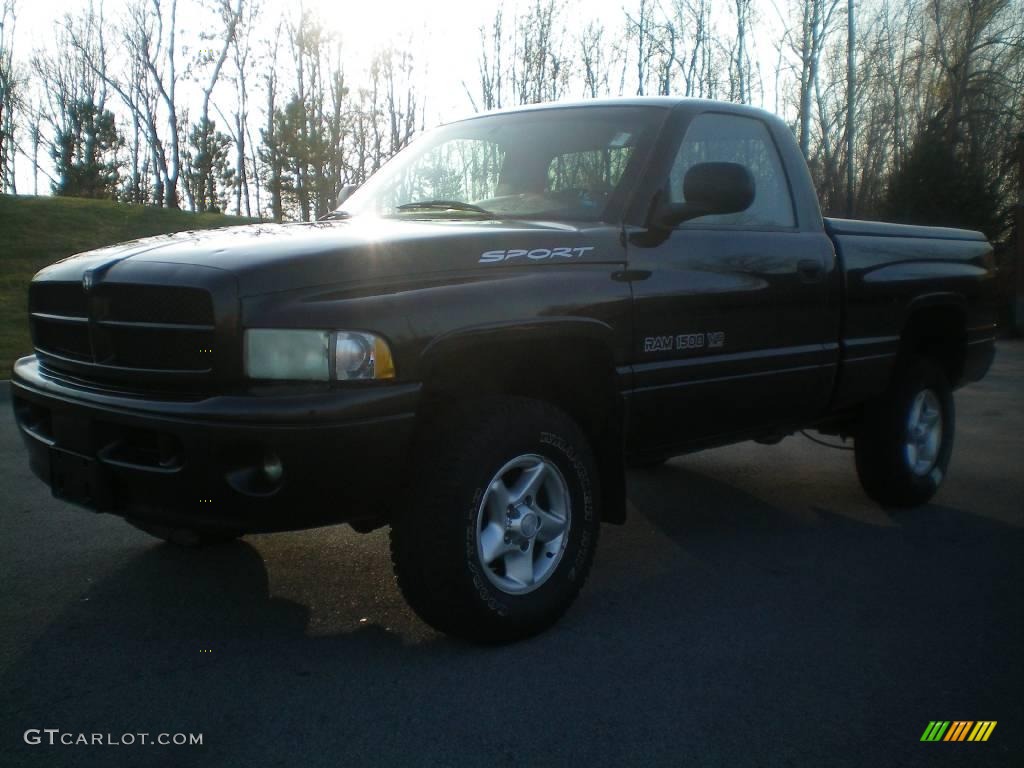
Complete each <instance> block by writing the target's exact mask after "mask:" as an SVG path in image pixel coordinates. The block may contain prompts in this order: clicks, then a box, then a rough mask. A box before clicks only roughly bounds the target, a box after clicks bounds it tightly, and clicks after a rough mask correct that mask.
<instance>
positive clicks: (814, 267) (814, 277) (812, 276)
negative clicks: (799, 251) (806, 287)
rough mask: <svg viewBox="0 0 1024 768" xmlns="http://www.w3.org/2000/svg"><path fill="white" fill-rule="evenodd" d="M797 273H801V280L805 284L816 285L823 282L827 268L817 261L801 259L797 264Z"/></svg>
mask: <svg viewBox="0 0 1024 768" xmlns="http://www.w3.org/2000/svg"><path fill="white" fill-rule="evenodd" d="M796 271H797V272H799V273H800V278H801V279H802V280H803V281H804V282H807V283H814V282H817V281H818V280H821V275H822V273H823V272H824V271H825V267H824V265H822V263H821V262H820V261H818V260H817V259H800V261H798V262H797V263H796Z"/></svg>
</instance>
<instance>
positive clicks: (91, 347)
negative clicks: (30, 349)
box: [29, 281, 216, 380]
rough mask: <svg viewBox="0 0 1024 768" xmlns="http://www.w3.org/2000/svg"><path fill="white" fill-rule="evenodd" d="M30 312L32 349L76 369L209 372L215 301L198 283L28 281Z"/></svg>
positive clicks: (112, 374)
mask: <svg viewBox="0 0 1024 768" xmlns="http://www.w3.org/2000/svg"><path fill="white" fill-rule="evenodd" d="M29 317H30V321H31V328H32V340H33V345H34V346H35V349H36V352H37V353H39V354H40V356H41V357H42V358H43V359H44V360H45V362H46V363H47V364H48V365H50V366H53V367H57V368H71V369H73V370H74V371H75V372H76V373H78V374H79V375H82V373H83V367H84V368H85V375H86V376H87V377H89V378H96V379H102V380H110V379H117V378H121V377H124V376H125V375H130V374H132V373H133V372H146V373H150V374H160V373H163V374H167V375H168V376H173V375H176V374H187V375H192V376H194V375H197V374H198V375H202V374H209V373H212V368H213V363H212V360H213V354H212V351H211V350H212V349H213V346H214V339H215V331H216V326H215V317H214V308H213V300H212V297H211V296H210V294H209V293H208V292H207V291H205V290H203V289H201V288H190V287H180V286H160V285H135V284H124V283H110V284H100V285H98V286H96V287H94V288H93V289H92V290H91V291H89V292H86V291H85V290H84V289H83V287H82V286H81V284H78V283H60V282H45V281H43V282H38V283H32V284H31V286H30V288H29Z"/></svg>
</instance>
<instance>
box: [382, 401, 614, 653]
mask: <svg viewBox="0 0 1024 768" xmlns="http://www.w3.org/2000/svg"><path fill="white" fill-rule="evenodd" d="M424 432H425V433H426V436H425V438H424V439H422V440H421V441H420V444H419V447H418V454H417V470H416V477H415V479H414V481H413V483H412V487H411V489H410V490H411V493H410V498H409V500H408V503H406V504H405V505H403V509H402V510H401V511H400V512H399V513H398V514H397V515H396V517H395V519H394V520H393V521H392V525H391V558H392V564H393V566H394V571H395V577H396V579H397V582H398V586H399V588H400V589H401V591H402V594H403V595H404V596H405V599H406V601H407V602H408V603H409V605H410V607H412V609H413V610H414V611H415V612H416V614H417V615H419V616H420V618H422V619H423V621H425V622H426V623H427V624H429V625H431V626H432V627H434V628H435V629H437V630H440V631H441V632H444V633H447V634H450V635H453V636H456V637H460V638H462V639H465V640H469V641H471V642H481V643H501V642H512V641H515V640H519V639H522V638H525V637H529V636H530V635H533V634H536V633H538V632H540V631H542V630H543V629H545V628H547V627H548V626H550V625H551V624H553V623H554V622H555V621H557V620H558V619H559V617H561V616H562V614H564V613H565V611H566V610H567V609H568V608H569V606H570V605H571V604H572V602H573V600H574V599H575V598H576V595H577V594H578V593H579V591H580V589H581V587H582V586H583V583H584V581H585V580H586V577H587V574H588V572H589V571H590V566H591V563H592V562H593V558H594V550H595V548H596V546H597V538H598V532H599V529H600V495H599V485H598V482H597V475H596V470H595V462H594V457H593V453H592V451H591V448H590V446H589V444H588V442H587V440H586V438H585V437H584V435H583V433H582V431H581V430H580V429H579V427H577V426H576V424H575V423H574V422H573V421H572V420H571V419H570V418H569V417H568V416H566V415H565V414H564V413H562V412H561V411H560V410H558V409H557V408H555V407H553V406H551V405H549V404H547V403H544V402H540V401H536V400H529V399H525V398H501V399H495V400H492V401H487V402H481V403H478V404H476V405H473V406H471V407H468V408H464V409H462V410H461V411H459V412H456V413H449V414H448V415H447V416H445V417H443V418H440V419H436V420H434V421H433V423H432V426H431V427H429V428H427V429H425V430H424ZM524 457H532V459H534V460H537V461H538V463H539V464H543V465H544V466H545V467H547V468H548V469H546V470H542V471H548V472H550V474H551V475H552V476H554V475H557V476H558V481H559V482H560V487H561V488H563V489H564V490H566V491H567V493H566V494H565V495H564V496H563V501H564V503H563V505H562V506H563V507H566V508H568V510H569V513H568V516H567V523H566V528H565V529H564V541H563V543H561V544H560V545H559V546H560V547H561V548H560V549H559V552H558V559H557V560H556V561H555V563H554V564H552V565H550V566H545V565H544V563H545V562H546V561H545V560H544V559H543V556H544V555H546V556H547V557H549V558H551V557H554V555H547V552H546V551H545V550H544V549H538V550H537V551H536V552H535V551H534V542H533V541H531V542H530V553H529V554H530V556H531V557H532V558H535V560H534V562H537V563H540V564H541V565H540V566H539V567H540V568H545V567H546V568H548V571H547V575H546V576H545V577H544V579H543V580H541V579H538V580H537V583H538V584H539V586H535V587H528V588H529V589H532V591H529V592H526V593H525V594H509V593H508V592H507V591H506V590H504V589H502V588H500V587H499V586H498V585H497V584H496V583H494V579H501V578H502V576H501V575H500V573H499V570H500V568H501V567H502V566H500V565H495V566H493V567H490V568H489V567H488V565H487V564H486V563H485V562H484V561H483V560H482V559H481V556H480V551H481V550H480V546H482V545H478V536H479V537H480V541H482V540H483V537H484V534H483V532H482V531H481V527H480V526H481V523H480V521H481V516H483V515H485V509H490V507H488V506H487V503H488V499H489V498H490V497H489V495H488V494H490V493H491V492H492V491H493V490H494V488H495V485H494V483H493V482H492V481H493V480H499V481H500V482H503V480H501V478H502V477H507V475H506V476H502V475H500V472H501V471H503V470H504V468H505V467H507V466H508V465H509V464H510V463H514V462H515V461H518V460H520V459H522V458H524ZM552 465H553V466H554V467H555V468H556V469H557V472H553V471H551V470H550V467H551V466H552ZM512 471H513V472H514V471H515V470H512ZM524 474H525V472H524ZM517 485H518V484H517V483H513V488H514V487H516V486H517ZM505 490H508V489H507V488H506V489H505ZM525 498H526V499H530V498H531V497H529V496H527V497H525ZM565 499H567V501H565ZM537 504H538V506H539V505H540V504H541V501H540V496H538V499H537ZM548 506H549V508H550V504H549V505H548ZM499 507H500V504H499ZM508 509H509V510H512V509H513V507H512V506H511V505H510V506H509V507H508ZM527 511H529V510H528V509H527ZM492 523H493V521H492ZM506 531H507V529H506ZM509 535H510V534H509V533H507V532H506V534H505V539H504V541H505V543H506V545H507V544H508V542H509ZM534 535H536V536H537V539H536V542H537V544H538V546H541V547H544V546H550V545H540V544H539V542H540V541H541V538H540V534H539V533H537V531H535V532H534ZM560 541H561V540H560ZM513 546H514V543H513ZM510 554H511V555H513V556H516V557H518V554H517V553H516V552H514V551H511V552H510ZM495 562H497V561H495ZM485 569H486V570H485Z"/></svg>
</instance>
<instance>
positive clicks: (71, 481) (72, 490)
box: [50, 448, 109, 510]
mask: <svg viewBox="0 0 1024 768" xmlns="http://www.w3.org/2000/svg"><path fill="white" fill-rule="evenodd" d="M50 488H51V489H52V490H53V495H54V497H56V498H58V499H61V500H62V501H67V502H70V503H72V504H80V505H81V506H84V507H89V508H91V509H97V510H99V509H105V508H107V507H108V501H109V488H108V487H107V484H106V482H105V478H104V477H103V473H102V472H101V468H100V465H99V463H98V462H97V461H96V460H95V459H91V458H89V457H88V456H81V455H80V454H77V453H71V452H70V451H63V450H61V449H60V448H51V449H50Z"/></svg>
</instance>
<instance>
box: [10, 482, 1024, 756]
mask: <svg viewBox="0 0 1024 768" xmlns="http://www.w3.org/2000/svg"><path fill="white" fill-rule="evenodd" d="M631 480H632V483H631V491H632V492H631V501H632V504H633V506H634V508H635V511H634V513H633V515H632V517H631V519H630V522H629V524H628V525H627V526H625V527H624V528H615V527H607V526H606V527H605V528H604V530H603V532H602V536H603V540H602V542H601V545H600V547H599V556H598V560H597V563H596V566H595V569H594V572H593V574H592V577H591V583H590V584H589V585H588V587H587V588H586V589H585V590H584V592H583V595H582V596H581V599H580V601H579V603H578V604H577V605H576V607H574V608H573V610H572V611H570V613H569V614H568V615H567V616H566V617H565V619H564V620H563V621H562V622H561V623H560V624H559V625H557V626H556V627H554V628H553V629H552V630H551V631H549V632H548V633H546V634H545V635H542V636H540V637H538V638H535V639H533V640H530V641H527V642H525V643H521V644H518V645H516V646H510V647H506V648H495V649H478V648H473V647H470V646H466V645H463V644H460V643H455V642H451V641H448V640H447V639H445V638H443V637H440V636H438V635H436V634H434V633H431V632H429V631H427V630H424V629H423V628H422V627H421V626H419V625H416V624H415V623H410V621H411V620H410V616H409V614H408V612H407V611H405V612H401V611H399V610H397V609H396V608H395V607H394V606H395V602H394V600H393V598H394V595H393V594H391V592H392V591H393V590H394V586H393V584H391V583H390V582H388V583H386V584H385V583H383V582H382V581H380V580H377V581H378V582H379V583H374V584H372V585H370V584H367V583H366V581H365V580H362V581H360V583H353V584H351V585H348V587H341V588H339V587H338V585H337V584H336V583H335V582H334V581H332V577H331V575H330V574H331V572H332V571H334V570H336V565H337V564H336V562H334V559H335V558H337V557H340V556H345V555H344V552H345V551H346V550H344V549H340V548H334V547H333V546H330V547H326V548H323V547H315V546H313V544H314V542H315V541H321V540H322V539H314V538H312V537H313V536H321V537H323V536H328V537H329V536H332V535H337V536H338V537H339V543H340V544H344V543H345V541H346V540H345V537H347V536H349V535H350V534H348V532H347V531H345V530H344V529H341V530H340V531H338V532H336V533H331V529H328V531H327V532H325V533H314V532H310V533H309V534H294V536H296V537H297V538H296V539H294V540H292V542H293V543H294V544H295V545H296V546H299V547H300V548H301V547H302V545H303V544H304V543H305V544H306V545H307V546H308V549H302V550H301V551H302V552H303V553H304V554H303V562H302V563H301V567H302V569H303V571H302V572H303V573H304V574H308V575H305V576H303V578H304V580H305V581H308V582H310V585H307V586H306V587H304V588H303V591H302V593H301V594H303V595H304V597H303V598H302V601H297V600H293V599H289V598H286V597H281V596H277V595H280V594H281V590H279V589H276V588H275V589H274V590H272V589H271V581H272V579H274V578H276V576H275V574H276V573H277V571H276V570H275V569H276V568H278V567H283V563H284V562H285V561H286V560H290V558H292V557H294V554H295V553H294V552H290V553H289V552H287V551H286V546H287V545H285V544H281V545H280V546H281V547H282V551H281V552H277V551H275V547H277V546H278V545H277V544H276V543H275V542H274V539H272V538H269V539H261V540H260V541H259V544H258V547H259V548H257V546H253V544H250V543H246V542H245V541H241V542H236V543H233V544H231V545H228V546H225V547H220V548H216V549H210V550H201V551H182V550H179V549H176V548H174V547H170V546H166V545H159V544H153V545H146V546H144V548H142V549H140V551H139V552H138V554H136V555H135V556H133V557H131V559H129V560H127V561H126V562H125V564H124V565H123V566H121V567H119V568H116V569H112V570H110V571H108V572H106V573H103V575H102V578H101V580H100V581H98V582H97V583H96V584H95V585H93V586H92V587H91V588H89V589H87V590H86V591H85V592H84V593H83V594H81V596H80V598H79V599H78V601H77V602H76V603H74V604H72V605H70V606H69V607H67V608H65V610H64V611H63V613H61V614H60V615H59V616H58V617H57V619H55V620H54V621H52V622H51V623H50V624H49V625H48V626H47V628H46V630H45V632H44V633H43V634H42V635H41V636H40V637H38V638H36V640H35V641H34V642H33V643H32V647H31V652H30V653H28V654H25V655H24V656H23V657H22V658H20V659H19V660H18V661H16V662H15V663H13V664H11V665H10V666H9V667H8V669H9V672H8V673H7V674H6V675H5V676H4V678H3V679H2V681H0V682H2V685H3V690H4V691H5V693H6V696H5V702H6V703H5V704H4V712H3V719H4V721H5V724H6V727H5V730H6V731H8V733H6V734H5V735H4V738H5V739H6V742H5V743H6V744H14V745H17V748H16V749H13V750H10V752H9V754H10V757H11V761H10V762H7V761H6V760H5V764H6V765H20V764H26V765H29V764H38V765H50V764H54V759H53V758H54V753H53V752H52V751H51V752H49V753H47V752H45V751H42V750H41V748H38V747H37V748H34V751H32V750H29V749H28V748H26V747H25V746H24V745H23V744H22V739H21V734H22V732H23V731H24V729H26V728H33V727H38V728H46V727H59V728H61V729H62V730H64V731H73V732H85V733H93V732H99V733H108V732H113V733H115V734H120V733H125V732H149V733H154V732H159V731H170V732H178V731H181V732H197V733H203V734H204V744H203V746H202V747H189V748H187V752H185V751H184V750H181V751H178V752H175V753H164V752H161V753H159V754H158V759H157V760H156V761H154V760H152V759H147V760H146V763H147V764H154V763H155V764H160V760H165V761H166V762H165V764H168V765H176V766H177V765H192V764H204V765H225V766H226V765H236V764H237V765H246V764H248V765H316V764H330V765H341V764H347V763H349V762H353V763H359V764H362V763H374V764H409V763H410V762H412V763H414V764H432V765H436V764H455V763H461V762H465V763H466V764H481V761H482V759H483V756H484V755H486V756H487V760H486V762H487V764H488V765H525V764H530V765H555V764H562V765H564V764H569V763H572V764H582V763H584V762H588V763H593V764H602V765H603V764H618V765H622V764H627V763H634V762H636V761H641V762H647V763H653V764H666V763H671V764H675V765H682V764H690V763H693V762H699V761H701V759H702V757H707V756H708V755H719V756H721V757H722V760H721V761H718V760H712V761H711V762H710V763H707V764H730V765H739V764H757V765H776V764H778V765H782V764H788V763H787V760H789V759H790V758H791V757H792V756H793V755H794V754H799V755H800V761H801V762H802V763H803V764H808V765H809V764H818V765H825V764H828V765H861V764H864V762H863V758H864V755H863V753H862V752H860V751H859V750H858V749H857V745H858V744H859V742H858V741H857V739H855V738H854V735H853V734H852V733H849V732H848V729H847V725H846V723H849V722H851V721H852V722H856V723H857V730H858V731H860V732H870V731H872V730H873V729H877V730H876V733H877V734H879V735H878V736H877V737H875V738H874V742H873V743H874V745H875V746H874V747H873V748H879V749H882V750H885V751H884V753H883V754H884V755H885V756H886V757H887V758H891V759H892V760H893V761H895V762H896V763H899V764H902V765H915V764H922V763H918V762H917V761H918V760H919V759H920V757H921V756H920V755H918V754H917V753H916V752H913V751H912V750H911V747H912V746H914V742H915V741H916V739H917V737H918V736H919V732H920V731H921V730H922V729H923V727H924V724H925V723H926V722H927V720H928V719H929V718H932V719H934V717H937V716H942V717H947V716H948V717H975V716H977V717H982V716H984V717H992V718H994V719H995V718H1006V719H1009V718H1010V717H1011V716H1018V717H1019V716H1020V714H1021V712H1020V707H1019V704H1015V705H1012V704H1011V702H1017V701H1018V700H1019V696H1018V693H1016V691H1018V688H1017V687H1016V686H1018V685H1019V683H1020V672H1019V669H1018V668H1016V667H1015V666H1014V662H1013V658H1014V656H1013V652H1012V651H1011V649H1013V648H1016V649H1018V650H1019V648H1020V647H1021V645H1020V641H1022V640H1024V638H1022V637H1021V623H1020V621H1019V619H1020V604H1019V585H1020V584H1021V583H1022V582H1021V580H1020V579H1021V576H1022V571H1021V566H1020V564H1019V563H1020V560H1019V555H1020V553H1021V552H1022V551H1024V548H1022V543H1024V534H1022V532H1021V531H1020V530H1018V529H1013V528H1010V527H1008V526H1004V525H1001V524H998V523H994V522H991V521H989V520H986V519H984V518H981V517H978V516H976V515H973V514H969V513H967V512H965V511H962V510H958V509H952V508H948V507H943V506H940V505H930V506H928V507H923V508H920V509H917V510H911V511H908V512H905V513H900V514H899V515H893V516H891V517H892V520H891V522H890V523H889V524H876V523H870V524H868V523H864V522H862V521H859V520H856V519H853V518H851V517H850V516H849V515H846V514H839V513H837V512H835V511H834V510H833V511H830V509H829V507H828V505H822V506H817V507H815V508H811V509H805V510H804V511H803V512H794V511H792V510H784V509H781V508H779V507H777V506H775V505H773V504H772V503H770V502H768V501H765V500H764V499H763V498H760V497H759V496H757V495H755V494H754V493H751V492H748V490H747V489H744V488H740V487H736V486H735V485H730V484H727V483H723V482H721V481H719V480H716V479H714V478H712V477H710V476H707V475H705V474H702V473H701V472H699V471H693V470H691V469H687V468H686V467H685V466H683V465H681V464H679V463H673V464H670V465H668V466H667V467H665V468H663V469H659V470H656V471H653V472H649V473H642V474H638V475H637V476H636V477H632V478H631ZM307 537H308V538H307ZM979 549H982V550H984V551H985V552H986V556H985V557H984V558H981V559H979V557H978V551H979ZM261 550H265V552H264V553H263V554H261ZM285 555H289V557H288V558H286V557H285ZM349 557H351V558H353V559H354V560H355V562H354V563H350V567H352V568H355V569H357V570H358V569H363V570H364V571H366V572H373V571H377V572H380V569H381V567H382V564H381V563H379V562H376V560H378V559H380V558H383V557H386V555H385V553H384V552H383V548H382V547H376V548H374V547H372V546H371V547H370V548H369V549H368V550H367V549H366V548H359V549H358V550H354V551H352V552H351V553H350V555H349ZM371 569H372V570H371ZM96 570H97V571H98V570H99V569H98V568H97V569H96ZM367 590H370V591H371V592H370V593H368V592H367ZM374 590H381V591H384V592H386V593H387V594H386V595H385V598H386V599H384V601H383V603H381V601H380V599H379V595H377V596H376V597H375V595H374V594H372V592H373V591H374ZM286 591H287V590H286ZM381 605H383V608H382V607H381ZM951 612H955V615H956V621H955V622H951V621H950V615H951ZM314 614H316V615H318V616H328V617H332V616H333V617H334V619H333V620H332V621H331V622H329V623H328V625H327V626H328V627H333V629H330V628H329V629H328V630H327V631H325V632H324V633H323V634H320V635H316V636H314V635H311V634H310V624H311V618H312V617H313V615H314ZM360 617H369V619H368V620H367V621H366V623H365V624H359V623H358V622H359V620H360ZM413 621H414V620H413ZM396 627H397V629H396ZM524 664H525V665H526V667H524V666H523V665H524ZM523 669H528V675H527V677H528V678H529V679H530V680H533V681H543V687H544V688H545V690H546V693H545V696H546V699H545V701H546V703H545V706H546V707H550V708H552V709H553V710H554V711H558V712H572V713H573V715H572V717H570V718H556V719H550V718H540V719H538V720H537V721H536V722H534V723H533V724H532V726H531V728H532V729H533V739H532V741H531V742H530V744H531V745H535V746H527V747H526V748H525V750H524V747H523V746H522V742H521V740H520V739H519V737H518V736H514V735H510V734H508V733H506V732H505V731H503V730H502V729H500V728H490V727H489V726H488V723H491V721H492V718H493V717H494V714H495V713H494V711H493V707H494V702H495V695H496V694H495V685H496V684H498V683H496V682H495V681H496V680H506V673H507V671H508V670H518V671H522V670H523ZM936 670H947V673H946V674H942V673H940V674H938V675H937V674H936ZM948 670H955V674H950V673H949V672H948ZM516 674H517V675H518V674H519V672H517V673H516ZM965 681H969V682H965ZM499 687H500V688H501V691H502V693H501V696H502V699H501V701H502V703H501V708H502V711H505V710H506V709H508V710H510V711H532V710H531V708H535V707H536V706H537V701H536V696H537V690H536V688H535V687H534V686H532V685H525V684H524V685H516V686H511V687H508V686H507V685H506V684H505V683H500V685H499ZM1013 706H1015V707H1016V709H1009V708H1010V707H1013ZM609 708H611V709H609ZM766 708H770V710H771V712H772V718H773V720H775V721H776V722H780V723H786V725H785V727H780V728H775V729H770V730H772V731H773V733H772V734H771V738H769V737H768V735H765V734H761V733H760V732H759V731H758V729H757V728H756V723H757V722H758V721H759V719H760V718H763V716H764V712H765V711H766ZM939 711H941V713H940V715H936V714H935V713H936V712H939ZM946 712H951V713H952V714H949V715H946V714H944V713H946ZM975 712H977V713H978V714H977V715H975V714H974V713H975ZM492 724H493V723H492ZM737 729H738V730H739V731H742V732H743V733H745V734H746V735H745V736H744V740H743V744H744V745H743V747H742V749H740V751H736V749H737V746H736V745H737V744H738V742H737V740H736V737H735V733H736V731H737ZM667 734H671V735H670V736H668V735H667ZM908 745H910V746H908ZM314 747H315V749H314ZM111 749H113V748H111ZM837 749H844V750H846V751H845V752H843V754H840V753H839V752H837V751H836V750H837ZM908 750H910V751H908ZM995 750H996V747H993V749H992V750H990V755H996V754H998V753H996V752H995ZM111 754H112V753H111V752H110V749H107V750H93V751H88V750H76V751H75V752H74V753H71V752H63V753H61V759H60V761H59V762H61V764H109V760H110V755H111ZM117 754H118V755H119V756H121V760H122V761H123V760H125V759H127V760H128V762H127V763H123V762H122V763H121V764H132V760H131V759H130V758H124V757H123V756H124V755H125V754H126V750H125V748H120V751H118V752H117ZM129 754H130V753H129ZM146 754H147V755H148V754H150V753H146ZM787 755H788V756H789V757H787ZM72 756H73V757H72ZM271 756H273V757H271ZM754 756H756V759H753V758H754ZM67 758H71V759H67ZM844 761H845V762H844ZM892 764H895V763H892Z"/></svg>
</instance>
